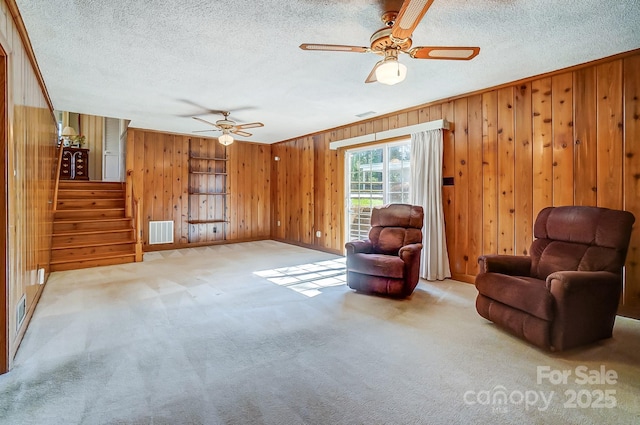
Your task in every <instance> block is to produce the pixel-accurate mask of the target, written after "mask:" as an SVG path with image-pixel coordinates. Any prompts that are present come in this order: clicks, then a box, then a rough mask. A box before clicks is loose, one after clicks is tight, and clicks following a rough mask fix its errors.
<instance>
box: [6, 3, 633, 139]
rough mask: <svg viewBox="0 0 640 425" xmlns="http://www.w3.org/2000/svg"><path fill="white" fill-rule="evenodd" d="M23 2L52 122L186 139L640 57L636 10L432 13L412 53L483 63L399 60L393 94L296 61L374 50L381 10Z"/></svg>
mask: <svg viewBox="0 0 640 425" xmlns="http://www.w3.org/2000/svg"><path fill="white" fill-rule="evenodd" d="M16 3H17V5H18V7H19V9H20V13H21V15H22V18H23V20H24V23H25V25H26V28H27V31H28V33H29V37H30V39H31V43H32V45H33V49H34V51H35V55H36V58H37V61H38V64H39V66H40V69H41V71H42V74H43V76H44V80H45V84H46V86H47V88H48V91H49V94H50V96H51V99H52V101H53V105H54V107H55V108H56V109H58V110H66V111H73V112H80V113H86V114H94V115H103V116H110V117H116V118H124V119H130V120H131V126H132V127H137V128H146V129H154V130H161V131H168V132H177V133H185V134H192V133H191V132H192V131H194V130H205V129H207V126H206V125H205V124H202V123H200V122H197V121H195V120H193V119H192V118H191V116H193V115H197V116H200V117H202V118H205V119H209V120H212V121H215V120H217V119H219V118H221V117H220V116H217V115H212V114H207V110H208V109H226V110H231V111H232V117H234V118H236V119H237V120H238V121H242V122H251V121H261V122H263V123H264V124H265V126H264V127H263V128H256V129H252V130H251V132H252V133H253V137H251V138H249V140H251V141H256V142H264V143H272V142H277V141H281V140H285V139H288V138H293V137H296V136H301V135H304V134H308V133H311V132H314V131H319V130H323V129H326V128H330V127H335V126H339V125H344V124H349V123H352V122H355V121H359V120H360V119H361V118H359V117H357V116H356V114H360V113H363V112H367V111H374V112H375V113H376V115H380V114H384V113H388V112H392V111H395V110H399V109H404V108H407V107H410V106H415V105H419V104H422V103H426V102H430V101H433V100H437V99H442V98H446V97H449V96H454V95H458V94H462V93H466V92H470V91H473V90H478V89H482V88H486V87H490V86H494V85H497V84H501V83H505V82H510V81H513V80H517V79H520V78H524V77H528V76H532V75H536V74H540V73H544V72H548V71H552V70H556V69H559V68H564V67H567V66H571V65H575V64H579V63H583V62H587V61H590V60H593V59H598V58H602V57H605V56H609V55H613V54H616V53H619V52H624V51H628V50H632V49H636V48H640V0H616V1H602V0H484V1H469V0H436V1H435V2H434V3H433V5H432V6H431V8H430V9H429V11H428V12H427V14H426V15H425V17H424V19H423V20H422V22H421V24H420V25H419V26H418V28H417V29H416V31H415V32H414V34H413V44H414V46H420V45H443V46H456V45H461V46H479V47H480V48H481V51H480V55H479V56H478V57H477V58H475V59H473V60H472V61H469V62H465V61H438V60H415V59H411V58H409V57H408V56H406V55H402V56H401V57H400V61H401V62H403V63H405V64H406V65H407V66H408V74H407V79H406V80H405V81H404V82H402V83H400V84H398V85H395V86H385V85H382V84H379V83H373V84H364V80H365V78H366V77H367V75H368V73H369V71H370V70H371V68H372V67H373V65H374V64H375V63H376V62H377V61H378V60H379V57H378V56H376V55H373V54H366V53H364V54H363V53H343V52H309V51H303V50H301V49H299V48H298V46H299V45H300V44H301V43H332V44H349V45H357V46H368V43H369V37H370V36H371V34H372V33H373V32H374V31H375V30H377V29H379V28H381V27H382V24H381V21H380V19H379V17H380V9H381V6H380V2H379V1H373V0H369V1H365V0H355V1H337V0H325V1H313V0H298V1H283V0H281V1H273V0H265V1H252V0H234V1H210V0H163V1H159V0H136V1H131V0H109V1H104V0H16ZM388 3H393V2H388ZM238 108H242V109H240V110H238V112H237V113H234V110H236V109H238ZM199 134H203V133H199ZM207 134H210V135H211V136H215V135H216V134H218V133H214V132H212V133H204V135H207Z"/></svg>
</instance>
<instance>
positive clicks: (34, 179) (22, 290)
mask: <svg viewBox="0 0 640 425" xmlns="http://www.w3.org/2000/svg"><path fill="white" fill-rule="evenodd" d="M1 7H2V8H3V11H4V12H5V13H3V14H1V15H0V17H1V18H2V19H0V21H1V22H0V24H1V25H0V32H1V35H2V37H1V40H0V56H2V59H0V68H1V69H2V70H1V71H0V84H1V86H0V87H1V90H2V92H1V94H0V104H1V106H0V108H1V109H2V114H0V119H2V123H1V124H0V137H2V143H1V145H2V154H1V155H0V156H1V158H2V159H3V161H2V163H3V164H4V165H3V166H4V167H5V168H4V170H3V175H4V178H3V180H2V183H3V187H4V188H5V191H6V192H5V197H4V198H3V199H4V200H3V201H2V202H3V206H2V210H3V211H4V208H5V205H4V203H5V202H6V211H5V213H3V214H2V217H3V220H4V219H5V217H6V222H5V230H6V235H5V236H6V238H2V239H3V244H5V246H4V247H3V252H4V249H5V248H6V252H5V253H6V256H4V258H5V259H6V264H3V270H4V271H3V275H4V277H5V278H6V280H3V282H2V284H0V285H1V286H2V292H3V294H4V295H3V296H2V306H0V314H1V315H2V319H0V326H2V330H0V332H1V333H2V336H1V337H0V357H1V358H0V373H2V372H5V371H6V370H7V369H8V368H10V367H11V364H12V361H13V357H14V355H15V353H16V351H17V349H18V345H19V344H20V341H21V339H22V336H23V335H24V332H25V330H26V328H27V325H28V323H29V319H30V317H31V315H32V314H33V311H34V309H35V306H36V303H37V300H38V298H39V296H40V294H41V292H42V289H43V286H42V285H38V284H37V270H38V269H39V268H44V269H45V276H48V275H49V261H50V248H51V233H52V222H53V214H52V204H51V203H50V201H51V200H52V199H53V193H52V191H53V179H54V178H55V175H54V174H55V167H56V165H57V163H56V158H57V155H56V154H57V150H56V148H55V147H56V144H57V140H56V134H57V127H56V121H55V119H54V116H53V111H51V109H50V105H49V102H48V97H47V94H46V93H44V91H43V90H42V87H41V85H40V82H39V80H38V77H37V75H36V72H35V71H34V69H33V67H32V65H31V62H30V60H29V56H28V54H27V52H26V50H25V47H24V46H23V45H22V42H21V39H20V35H19V33H18V30H17V27H16V25H15V23H14V22H13V20H12V18H11V15H10V14H9V13H8V12H7V10H6V7H7V6H6V4H5V3H4V2H3V3H2V4H1ZM5 52H10V55H8V56H6V55H5ZM5 282H6V285H7V287H6V289H5V288H4V284H5ZM23 296H24V297H25V299H26V309H27V311H26V317H25V320H24V321H23V323H22V325H21V326H20V327H18V326H17V325H18V324H17V323H16V306H17V305H18V303H19V301H20V299H21V298H22V297H23Z"/></svg>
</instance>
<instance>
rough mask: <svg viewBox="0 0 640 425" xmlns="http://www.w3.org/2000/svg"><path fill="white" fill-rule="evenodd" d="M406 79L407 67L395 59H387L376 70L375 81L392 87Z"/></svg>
mask: <svg viewBox="0 0 640 425" xmlns="http://www.w3.org/2000/svg"><path fill="white" fill-rule="evenodd" d="M406 77H407V67H406V66H405V65H404V64H402V63H400V62H399V61H398V59H397V58H393V57H389V58H387V59H385V60H384V62H383V63H382V64H381V65H380V66H378V67H377V68H376V80H377V81H378V82H379V83H382V84H387V85H389V86H392V85H394V84H398V83H399V82H401V81H404V79H405V78H406Z"/></svg>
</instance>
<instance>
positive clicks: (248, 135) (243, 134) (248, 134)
mask: <svg viewBox="0 0 640 425" xmlns="http://www.w3.org/2000/svg"><path fill="white" fill-rule="evenodd" d="M231 132H232V133H233V134H237V135H238V136H242V137H251V136H252V134H251V133H247V132H246V131H242V130H239V129H237V128H236V129H235V130H231Z"/></svg>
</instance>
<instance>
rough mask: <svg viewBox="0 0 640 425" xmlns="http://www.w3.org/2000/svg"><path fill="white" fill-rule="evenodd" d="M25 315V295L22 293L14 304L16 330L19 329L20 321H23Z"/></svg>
mask: <svg viewBox="0 0 640 425" xmlns="http://www.w3.org/2000/svg"><path fill="white" fill-rule="evenodd" d="M26 315H27V296H26V295H23V296H22V298H20V301H18V305H17V306H16V332H18V331H19V330H20V326H22V322H24V318H25V316H26Z"/></svg>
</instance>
